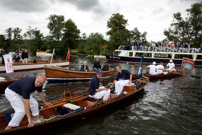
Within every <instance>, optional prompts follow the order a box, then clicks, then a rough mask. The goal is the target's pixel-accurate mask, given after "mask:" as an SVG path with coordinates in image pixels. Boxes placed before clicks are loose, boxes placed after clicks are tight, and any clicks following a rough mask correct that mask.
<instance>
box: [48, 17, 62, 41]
mask: <svg viewBox="0 0 202 135" xmlns="http://www.w3.org/2000/svg"><path fill="white" fill-rule="evenodd" d="M48 19H49V23H48V26H47V27H48V28H49V30H50V34H51V36H53V38H54V39H55V40H56V41H58V42H59V41H60V40H61V38H62V34H63V33H62V31H63V29H64V23H65V18H64V16H63V15H51V16H50V17H49V18H48Z"/></svg>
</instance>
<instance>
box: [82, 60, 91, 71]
mask: <svg viewBox="0 0 202 135" xmlns="http://www.w3.org/2000/svg"><path fill="white" fill-rule="evenodd" d="M88 70H89V68H88V66H87V62H86V61H84V62H83V65H82V66H81V69H80V71H85V72H88Z"/></svg>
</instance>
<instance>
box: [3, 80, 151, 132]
mask: <svg viewBox="0 0 202 135" xmlns="http://www.w3.org/2000/svg"><path fill="white" fill-rule="evenodd" d="M134 81H135V83H136V84H137V86H138V87H139V89H138V90H137V89H136V86H135V85H131V86H125V87H124V89H123V91H125V92H127V93H125V92H123V93H121V94H120V95H115V94H113V93H111V95H110V99H108V100H107V101H103V100H102V99H93V98H89V95H88V92H84V93H81V94H71V93H67V94H65V93H64V94H63V96H61V97H60V98H59V99H57V100H54V101H52V104H53V106H52V107H48V106H41V109H40V113H39V114H40V116H41V117H40V118H41V120H42V121H43V122H41V123H38V124H35V125H34V127H31V128H28V127H27V125H28V123H27V117H26V116H25V117H24V118H23V120H22V121H21V123H20V126H19V127H17V128H13V129H10V130H4V129H5V127H6V126H7V124H8V122H7V121H6V118H5V116H7V120H9V118H8V116H9V115H11V114H10V113H9V114H6V115H1V116H0V134H3V133H4V134H29V133H34V132H40V131H41V130H42V129H50V128H55V127H56V126H59V125H63V124H66V123H69V122H71V121H74V120H77V119H81V118H84V117H87V116H91V115H93V114H96V112H100V111H104V110H105V109H107V108H110V107H112V106H114V105H116V104H119V103H120V102H123V101H128V99H130V98H132V97H134V96H135V95H136V94H137V93H138V92H140V91H142V90H143V88H144V86H145V85H146V84H147V83H148V82H149V79H148V78H147V77H143V78H140V79H136V80H134ZM63 106H66V107H65V109H63V112H62V111H60V109H61V108H63ZM64 112H65V113H64Z"/></svg>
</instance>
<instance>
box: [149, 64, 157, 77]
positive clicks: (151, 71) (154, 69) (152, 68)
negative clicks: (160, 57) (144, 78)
mask: <svg viewBox="0 0 202 135" xmlns="http://www.w3.org/2000/svg"><path fill="white" fill-rule="evenodd" d="M147 67H148V68H149V74H150V75H158V72H157V67H156V62H155V61H153V63H152V65H149V66H147Z"/></svg>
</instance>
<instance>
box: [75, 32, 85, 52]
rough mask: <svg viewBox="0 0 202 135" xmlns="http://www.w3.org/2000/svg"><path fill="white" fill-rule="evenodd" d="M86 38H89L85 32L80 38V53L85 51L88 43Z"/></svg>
mask: <svg viewBox="0 0 202 135" xmlns="http://www.w3.org/2000/svg"><path fill="white" fill-rule="evenodd" d="M86 40H87V35H86V33H83V34H82V36H81V39H80V40H79V45H78V48H77V51H78V52H79V53H85V51H84V46H85V45H86Z"/></svg>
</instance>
